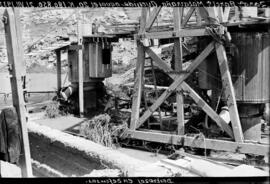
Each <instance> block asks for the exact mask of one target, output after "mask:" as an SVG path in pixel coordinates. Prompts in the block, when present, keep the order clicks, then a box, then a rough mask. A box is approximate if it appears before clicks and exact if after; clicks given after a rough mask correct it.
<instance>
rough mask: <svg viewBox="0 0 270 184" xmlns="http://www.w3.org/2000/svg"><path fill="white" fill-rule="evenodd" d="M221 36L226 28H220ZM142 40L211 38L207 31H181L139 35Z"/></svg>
mask: <svg viewBox="0 0 270 184" xmlns="http://www.w3.org/2000/svg"><path fill="white" fill-rule="evenodd" d="M219 31H220V32H219V33H220V34H223V33H224V28H222V27H220V30H219ZM137 36H138V37H140V38H146V39H167V38H178V37H191V36H209V34H208V32H207V31H206V29H181V30H179V31H159V32H151V33H142V34H138V35H137Z"/></svg>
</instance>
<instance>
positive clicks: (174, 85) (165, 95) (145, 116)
mask: <svg viewBox="0 0 270 184" xmlns="http://www.w3.org/2000/svg"><path fill="white" fill-rule="evenodd" d="M213 49H214V42H211V43H210V44H209V45H208V46H207V47H206V48H205V49H204V50H203V52H202V53H201V54H200V55H199V56H198V57H197V58H196V59H195V60H194V61H193V62H192V64H191V65H190V66H189V67H188V68H187V71H188V72H189V73H186V74H183V75H181V76H180V77H178V78H177V79H176V80H175V81H174V82H173V83H172V84H171V85H170V86H169V88H168V89H167V90H166V91H164V92H163V93H162V95H161V96H160V97H159V98H158V99H157V101H156V102H155V103H154V104H153V105H152V106H151V107H150V108H148V110H147V111H145V113H144V114H143V116H142V117H141V118H140V120H139V123H138V125H137V128H138V127H139V126H141V125H142V124H143V123H144V122H145V121H146V120H147V119H148V118H149V117H150V116H151V115H152V113H153V112H154V111H155V110H156V109H157V108H158V107H159V106H160V105H161V104H162V103H163V102H164V101H165V100H166V98H168V97H169V96H170V95H171V93H172V92H173V91H174V90H175V89H176V88H177V87H178V86H179V85H180V84H181V83H182V82H183V81H184V80H185V79H186V78H187V77H188V76H189V75H190V74H191V73H192V72H193V71H194V70H195V69H196V68H197V67H198V66H199V65H200V63H201V62H202V61H203V60H204V59H205V58H206V57H207V56H208V55H209V54H210V53H211V52H212V50H213Z"/></svg>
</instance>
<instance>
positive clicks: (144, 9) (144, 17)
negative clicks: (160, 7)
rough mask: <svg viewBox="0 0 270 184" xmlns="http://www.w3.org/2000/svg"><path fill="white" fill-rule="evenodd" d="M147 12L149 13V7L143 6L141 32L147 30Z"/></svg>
mask: <svg viewBox="0 0 270 184" xmlns="http://www.w3.org/2000/svg"><path fill="white" fill-rule="evenodd" d="M147 14H148V8H142V13H141V17H140V30H139V34H140V33H144V32H145V26H146V20H147Z"/></svg>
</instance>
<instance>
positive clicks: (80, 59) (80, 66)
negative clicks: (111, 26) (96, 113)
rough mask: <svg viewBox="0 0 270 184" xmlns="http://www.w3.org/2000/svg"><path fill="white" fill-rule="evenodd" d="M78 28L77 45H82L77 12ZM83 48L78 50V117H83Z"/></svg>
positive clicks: (79, 19) (80, 23)
mask: <svg viewBox="0 0 270 184" xmlns="http://www.w3.org/2000/svg"><path fill="white" fill-rule="evenodd" d="M77 26H78V27H77V28H78V29H77V31H78V46H79V47H80V46H81V47H82V41H83V37H82V31H83V29H82V17H81V15H80V14H79V15H78V25H77ZM82 52H83V49H80V50H78V62H79V63H78V80H79V111H80V112H79V114H80V117H83V115H84V99H83V96H84V95H83V78H84V77H83V73H84V72H83V53H82Z"/></svg>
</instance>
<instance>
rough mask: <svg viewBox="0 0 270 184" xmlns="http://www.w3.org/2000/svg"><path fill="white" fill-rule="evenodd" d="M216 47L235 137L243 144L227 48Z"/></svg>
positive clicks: (217, 44) (217, 45)
mask: <svg viewBox="0 0 270 184" xmlns="http://www.w3.org/2000/svg"><path fill="white" fill-rule="evenodd" d="M215 47H216V53H217V58H218V64H219V68H220V73H221V78H222V85H223V86H224V87H223V88H224V89H225V95H226V99H227V105H228V107H229V112H230V118H231V122H232V128H233V133H234V137H235V140H236V141H237V142H240V143H242V142H243V141H244V137H243V131H242V126H241V123H240V118H239V114H238V109H237V104H236V99H235V92H234V87H233V83H232V79H231V74H230V71H229V66H228V61H227V56H226V52H225V48H224V46H223V45H222V44H220V43H216V45H215Z"/></svg>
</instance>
